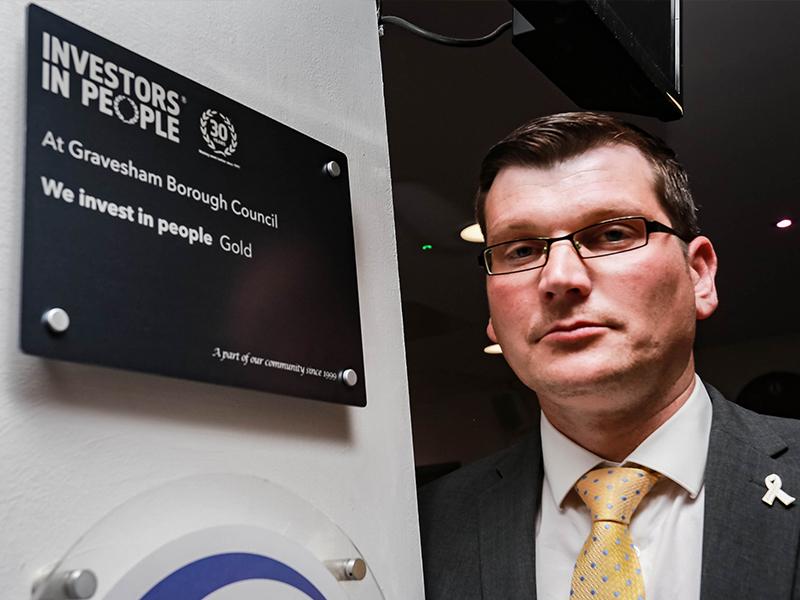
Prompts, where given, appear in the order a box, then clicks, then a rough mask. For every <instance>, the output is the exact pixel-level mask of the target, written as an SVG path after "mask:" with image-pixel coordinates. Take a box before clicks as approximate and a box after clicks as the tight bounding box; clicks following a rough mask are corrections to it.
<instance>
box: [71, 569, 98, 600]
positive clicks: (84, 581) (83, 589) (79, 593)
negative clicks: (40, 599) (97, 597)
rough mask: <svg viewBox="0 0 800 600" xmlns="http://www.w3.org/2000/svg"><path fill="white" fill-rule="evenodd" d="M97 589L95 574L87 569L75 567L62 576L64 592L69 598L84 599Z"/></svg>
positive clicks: (74, 599)
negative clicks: (75, 568)
mask: <svg viewBox="0 0 800 600" xmlns="http://www.w3.org/2000/svg"><path fill="white" fill-rule="evenodd" d="M96 591H97V576H96V575H95V574H94V573H93V572H92V571H90V570H89V569H77V570H75V571H70V572H69V573H67V574H66V575H65V576H64V593H65V594H66V596H67V598H70V600H86V599H87V598H91V597H92V596H94V593H95V592H96Z"/></svg>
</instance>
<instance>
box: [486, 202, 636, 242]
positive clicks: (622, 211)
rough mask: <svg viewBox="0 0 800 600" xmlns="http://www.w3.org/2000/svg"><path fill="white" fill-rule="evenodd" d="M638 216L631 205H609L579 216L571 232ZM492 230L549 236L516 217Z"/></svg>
mask: <svg viewBox="0 0 800 600" xmlns="http://www.w3.org/2000/svg"><path fill="white" fill-rule="evenodd" d="M638 216H643V215H642V210H641V208H639V207H636V206H634V205H633V204H629V203H624V202H623V203H620V204H611V205H607V206H603V207H598V208H594V209H591V210H587V211H586V212H585V213H583V214H582V215H580V217H579V218H578V219H576V221H575V222H576V223H579V225H576V226H575V229H573V230H577V229H580V228H581V227H588V226H589V225H594V224H595V223H599V222H600V221H605V220H606V219H614V218H617V217H638ZM492 229H493V230H494V231H495V232H500V233H503V234H505V233H508V234H513V233H515V232H525V233H526V234H528V235H534V236H535V237H547V236H549V232H542V231H541V230H540V229H539V227H538V226H537V223H536V222H535V221H533V220H530V219H524V218H517V217H514V218H512V219H509V220H507V221H501V222H500V223H498V224H497V225H496V226H495V227H493V228H492ZM532 232H533V233H532Z"/></svg>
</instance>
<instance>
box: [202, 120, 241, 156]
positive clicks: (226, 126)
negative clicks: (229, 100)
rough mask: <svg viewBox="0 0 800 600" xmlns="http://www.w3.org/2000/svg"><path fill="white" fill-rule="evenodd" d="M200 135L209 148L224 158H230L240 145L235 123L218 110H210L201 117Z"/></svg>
mask: <svg viewBox="0 0 800 600" xmlns="http://www.w3.org/2000/svg"><path fill="white" fill-rule="evenodd" d="M209 129H211V131H210V132H209ZM223 130H224V134H223ZM200 133H201V134H202V135H203V140H204V141H205V143H206V144H208V147H209V148H211V150H213V151H214V152H215V153H216V154H221V155H222V156H230V155H231V154H233V153H234V152H236V146H238V145H239V136H238V135H237V134H236V129H234V127H233V123H231V120H230V119H229V118H228V117H226V116H225V115H223V114H222V113H221V112H219V111H217V110H212V109H210V108H209V109H207V110H205V111H204V112H203V114H202V115H201V116H200ZM220 146H222V147H221V148H220Z"/></svg>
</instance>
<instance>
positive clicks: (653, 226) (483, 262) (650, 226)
mask: <svg viewBox="0 0 800 600" xmlns="http://www.w3.org/2000/svg"><path fill="white" fill-rule="evenodd" d="M632 220H639V221H644V224H645V238H644V244H642V245H641V246H635V247H633V248H626V249H625V250H615V251H613V252H606V253H605V254H595V255H594V256H582V255H581V250H580V248H579V247H578V245H577V243H576V242H575V236H576V235H578V234H579V233H581V232H582V231H586V230H587V229H592V228H593V227H597V226H598V225H605V224H606V223H616V222H617V221H632ZM651 233H668V234H670V235H674V236H676V237H677V238H679V239H680V240H682V241H684V242H686V243H688V242H690V241H691V238H687V237H686V236H683V235H681V234H680V233H678V232H677V231H675V230H674V229H673V228H672V227H669V226H667V225H664V224H663V223H659V222H658V221H653V220H650V219H648V218H647V217H642V216H639V215H632V216H628V217H614V218H613V219H606V220H604V221H598V222H597V223H592V224H591V225H587V226H586V227H581V228H580V229H578V230H577V231H573V232H572V233H568V234H567V235H562V236H559V237H525V238H516V239H513V240H507V241H505V242H500V243H499V244H492V245H491V246H486V248H484V249H483V250H482V251H481V253H480V254H479V255H478V265H479V266H480V267H481V268H482V269H483V270H484V271H486V274H487V275H491V276H496V275H511V274H512V273H522V272H524V271H533V270H535V269H542V268H544V267H545V265H547V261H548V260H549V259H550V248H551V247H552V245H553V244H555V243H556V242H561V241H563V240H569V241H570V243H571V244H572V247H573V248H575V252H577V253H578V256H580V258H581V259H582V260H588V259H590V258H600V257H601V256H611V255H614V254H622V253H623V252H630V251H631V250H638V249H639V248H644V247H645V246H647V244H648V243H649V242H650V234H651ZM528 241H537V242H545V243H546V246H545V249H544V262H543V263H542V264H540V265H536V266H535V267H525V268H524V269H518V270H516V271H503V272H502V273H492V271H491V269H490V268H489V259H488V256H489V253H490V252H491V251H492V249H494V248H497V247H499V246H505V245H506V244H513V243H515V242H528Z"/></svg>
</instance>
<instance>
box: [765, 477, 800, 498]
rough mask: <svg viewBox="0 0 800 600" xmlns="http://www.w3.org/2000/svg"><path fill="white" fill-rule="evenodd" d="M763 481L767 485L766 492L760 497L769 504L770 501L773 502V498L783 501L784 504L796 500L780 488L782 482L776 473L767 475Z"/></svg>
mask: <svg viewBox="0 0 800 600" xmlns="http://www.w3.org/2000/svg"><path fill="white" fill-rule="evenodd" d="M764 483H765V484H766V485H767V493H766V494H764V497H763V498H761V499H762V500H763V501H764V502H766V503H767V504H769V505H770V506H772V503H773V502H775V498H777V499H778V500H780V501H781V502H783V504H784V505H785V506H789V505H790V504H791V503H792V502H794V501H795V500H796V498H794V497H793V496H790V495H789V494H787V493H786V492H784V491H783V490H782V489H781V485H783V484H782V482H781V478H780V477H779V476H778V475H777V474H776V473H772V475H767V478H766V479H764Z"/></svg>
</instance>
